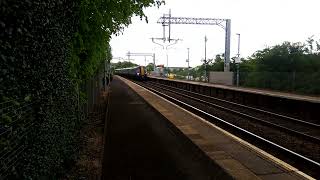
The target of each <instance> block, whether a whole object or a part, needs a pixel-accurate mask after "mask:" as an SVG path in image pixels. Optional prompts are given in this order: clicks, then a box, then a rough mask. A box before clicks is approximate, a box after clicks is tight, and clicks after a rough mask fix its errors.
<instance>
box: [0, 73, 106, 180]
mask: <svg viewBox="0 0 320 180" xmlns="http://www.w3.org/2000/svg"><path fill="white" fill-rule="evenodd" d="M104 77H105V75H104V71H99V72H98V73H97V74H96V75H95V76H94V77H92V78H90V79H89V80H88V81H87V82H86V83H85V84H84V85H83V86H80V87H79V89H81V90H82V92H83V95H82V96H84V99H87V100H86V101H84V103H83V102H82V103H81V100H80V99H81V97H80V96H81V95H80V94H78V100H79V101H78V107H79V117H78V118H79V120H81V119H83V118H87V117H88V115H89V114H90V112H92V111H93V110H94V108H95V106H96V104H98V103H99V97H101V93H103V90H104V88H105V85H106V83H107V82H108V81H106V80H104ZM38 103H39V102H38V101H36V100H32V99H29V98H25V99H15V100H7V101H6V100H3V99H2V100H1V101H0V115H1V117H0V118H1V120H0V179H6V178H9V179H10V178H11V177H15V175H14V174H15V172H16V170H17V169H19V168H20V165H21V164H22V163H23V162H24V160H25V159H24V156H23V154H24V152H25V151H26V150H27V149H28V148H29V147H31V146H32V142H33V137H34V136H35V135H36V132H37V125H39V123H41V121H42V120H41V119H39V117H38V112H39V104H38ZM81 104H82V105H81ZM23 159H24V160H23Z"/></svg>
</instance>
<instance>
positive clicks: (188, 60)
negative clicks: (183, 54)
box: [186, 48, 190, 80]
mask: <svg viewBox="0 0 320 180" xmlns="http://www.w3.org/2000/svg"><path fill="white" fill-rule="evenodd" d="M187 49H188V59H187V60H186V62H187V63H188V78H187V79H188V80H189V76H190V66H189V62H190V59H189V50H190V48H187Z"/></svg>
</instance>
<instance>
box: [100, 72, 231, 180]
mask: <svg viewBox="0 0 320 180" xmlns="http://www.w3.org/2000/svg"><path fill="white" fill-rule="evenodd" d="M136 90H139V89H136ZM109 98H110V99H109V109H108V118H107V121H106V142H105V148H104V149H105V152H104V160H103V169H102V179H112V180H142V179H146V180H151V179H152V180H157V179H159V180H160V179H161V180H168V179H169V180H171V179H172V180H180V179H181V180H182V179H190V180H192V179H196V180H202V179H203V180H207V179H230V176H228V174H227V173H226V172H224V171H223V170H222V169H221V168H220V167H219V166H215V165H213V164H212V162H211V161H210V160H208V158H207V156H206V155H205V153H203V152H202V151H201V150H200V149H199V148H198V147H197V146H195V145H194V144H192V142H191V141H190V140H189V139H188V138H187V137H185V136H183V134H182V133H180V132H179V131H178V129H177V128H176V127H174V126H172V124H171V123H170V122H169V121H168V120H167V119H166V118H164V117H163V115H161V114H160V113H159V112H157V111H156V110H154V109H153V108H152V107H151V106H150V105H149V104H148V103H147V102H145V101H144V100H143V98H141V97H140V96H139V95H138V94H137V93H136V92H134V91H133V90H132V89H131V88H130V87H129V86H127V85H126V84H125V83H124V82H123V81H121V80H120V79H119V78H118V77H114V80H113V81H112V83H111V91H110V96H109Z"/></svg>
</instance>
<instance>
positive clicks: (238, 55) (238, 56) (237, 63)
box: [236, 33, 240, 87]
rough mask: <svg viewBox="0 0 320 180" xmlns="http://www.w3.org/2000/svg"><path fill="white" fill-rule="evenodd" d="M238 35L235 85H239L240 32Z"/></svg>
mask: <svg viewBox="0 0 320 180" xmlns="http://www.w3.org/2000/svg"><path fill="white" fill-rule="evenodd" d="M237 36H238V54H237V61H238V62H236V65H237V87H238V86H239V64H240V34H239V33H237Z"/></svg>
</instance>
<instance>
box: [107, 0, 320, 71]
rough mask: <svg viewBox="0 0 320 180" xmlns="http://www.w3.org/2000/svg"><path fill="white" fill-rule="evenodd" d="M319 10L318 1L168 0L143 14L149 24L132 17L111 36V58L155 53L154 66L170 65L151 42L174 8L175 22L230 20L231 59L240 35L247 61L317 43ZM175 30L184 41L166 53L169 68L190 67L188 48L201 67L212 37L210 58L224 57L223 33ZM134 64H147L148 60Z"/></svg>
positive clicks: (217, 29) (183, 27)
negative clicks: (280, 47)
mask: <svg viewBox="0 0 320 180" xmlns="http://www.w3.org/2000/svg"><path fill="white" fill-rule="evenodd" d="M319 7H320V1H319V0H303V1H301V0H166V5H164V6H162V7H160V8H156V7H152V8H147V9H146V10H145V13H146V15H147V16H148V19H149V23H146V22H145V21H144V20H143V21H141V20H140V18H138V17H134V18H132V24H131V25H130V26H129V27H127V28H126V29H125V30H124V31H123V34H122V35H119V36H113V38H112V40H111V47H112V54H113V56H114V57H122V58H127V57H126V53H127V52H128V51H130V52H132V53H155V54H156V64H164V65H167V61H166V51H165V50H163V49H162V47H161V46H159V45H156V44H154V43H152V41H151V39H150V38H151V37H159V38H161V37H162V26H161V24H157V20H158V19H159V17H160V16H162V15H163V14H164V13H168V12H169V9H171V14H172V16H173V17H175V16H179V17H200V18H223V19H231V57H233V56H235V55H236V54H237V35H236V34H237V33H240V34H241V45H240V54H241V56H242V57H247V56H250V55H252V54H253V53H254V52H255V51H257V50H260V49H263V48H264V47H267V46H273V45H276V44H279V43H282V42H284V41H290V42H298V41H299V42H304V41H305V40H306V39H307V38H308V37H310V36H312V35H314V36H315V37H316V38H317V39H319V38H320V23H319V22H320V15H319ZM171 27H172V28H171V38H175V39H182V40H181V41H179V42H178V43H177V44H176V45H173V46H170V49H169V50H168V52H167V53H168V57H169V58H168V59H169V66H170V67H177V66H179V67H186V66H187V63H186V59H187V48H190V66H196V65H200V64H201V63H202V62H201V59H203V58H204V36H205V35H206V36H207V38H208V41H207V57H208V58H213V57H214V56H215V55H216V54H220V53H223V52H224V38H225V37H224V35H225V34H224V33H225V32H224V30H223V29H222V28H221V27H218V26H212V25H211V26H209V25H180V24H173V25H172V26H171ZM159 43H163V42H162V41H159ZM165 45H168V44H165ZM132 59H134V60H133V62H135V63H137V64H140V65H145V58H144V57H132ZM116 61H117V60H113V62H116ZM148 62H152V58H151V57H148V58H147V59H146V63H148Z"/></svg>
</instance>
